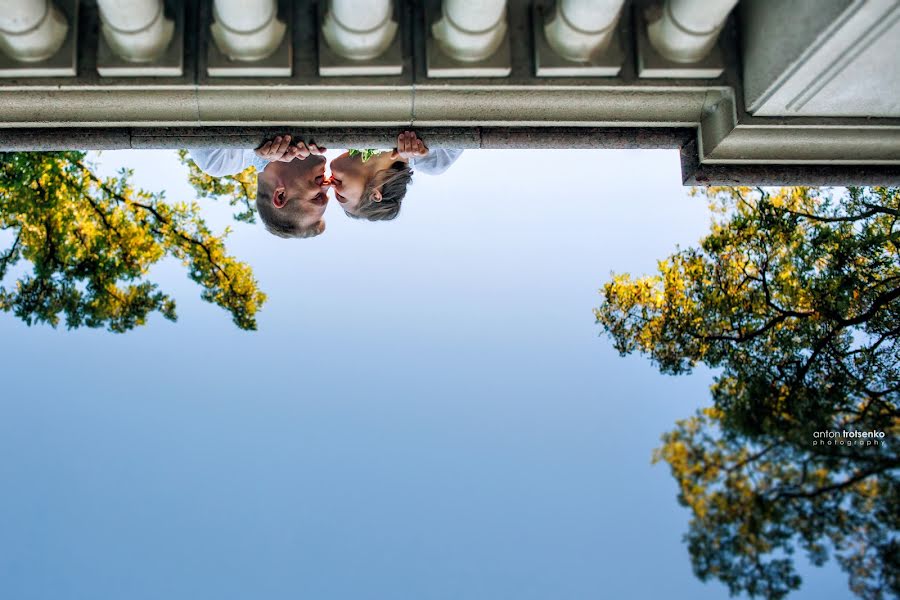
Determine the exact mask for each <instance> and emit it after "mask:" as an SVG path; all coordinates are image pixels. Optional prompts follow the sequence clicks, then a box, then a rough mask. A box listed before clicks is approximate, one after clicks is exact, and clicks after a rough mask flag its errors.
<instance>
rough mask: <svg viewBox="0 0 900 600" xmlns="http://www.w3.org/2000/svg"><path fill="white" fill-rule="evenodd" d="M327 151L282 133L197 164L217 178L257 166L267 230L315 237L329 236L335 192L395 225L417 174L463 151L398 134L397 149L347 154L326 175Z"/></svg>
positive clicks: (345, 205) (356, 208)
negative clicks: (328, 219)
mask: <svg viewBox="0 0 900 600" xmlns="http://www.w3.org/2000/svg"><path fill="white" fill-rule="evenodd" d="M325 150H326V148H324V147H322V146H318V145H317V144H315V143H312V142H310V143H305V142H303V141H302V140H296V141H295V140H294V139H293V138H292V137H291V136H290V135H280V136H276V137H275V138H273V139H271V140H267V141H266V142H264V143H263V144H262V145H261V146H260V147H259V148H257V149H256V150H230V149H198V150H190V155H191V158H192V159H193V161H194V162H195V163H196V164H197V166H198V167H199V168H200V169H201V170H202V171H204V172H206V173H208V174H209V175H212V176H213V177H223V176H226V175H234V174H236V173H240V172H241V171H243V170H244V169H246V168H247V167H250V166H253V167H256V172H257V192H256V208H257V211H258V212H259V216H260V219H261V220H262V222H263V224H264V225H265V227H266V229H267V230H268V231H269V232H270V233H272V234H274V235H277V236H279V237H283V238H292V237H294V238H307V237H314V236H317V235H319V234H320V233H322V232H323V231H325V221H324V220H323V218H322V216H323V214H324V213H325V207H326V206H327V204H328V190H329V189H331V190H333V193H334V198H335V200H337V202H338V203H339V205H340V207H341V208H342V209H343V210H344V213H345V214H346V215H347V216H348V217H351V218H355V219H365V220H368V221H387V220H390V219H393V218H395V217H396V216H397V215H398V214H400V205H401V203H402V201H403V198H404V197H405V196H406V188H407V186H408V185H409V183H410V181H412V175H413V169H415V170H416V171H417V172H419V171H421V172H423V173H429V174H432V175H437V174H440V173H443V172H444V171H446V170H447V168H449V167H450V165H451V164H453V163H454V162H455V161H456V159H457V158H459V155H460V154H462V150H429V149H428V147H427V146H425V144H424V142H423V141H422V140H420V139H419V138H418V137H417V136H416V134H415V133H414V132H412V131H404V132H403V133H401V134H400V135H398V136H397V146H396V147H395V148H394V149H393V150H386V151H383V152H370V151H364V152H360V151H355V150H351V151H349V152H344V153H343V154H341V155H340V156H338V157H337V158H335V159H333V160H332V161H331V164H330V165H329V166H330V169H331V174H330V175H327V174H326V173H325V157H324V156H322V154H323V153H324V152H325Z"/></svg>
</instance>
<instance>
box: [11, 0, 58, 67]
mask: <svg viewBox="0 0 900 600" xmlns="http://www.w3.org/2000/svg"><path fill="white" fill-rule="evenodd" d="M68 31H69V25H68V23H66V18H65V16H63V14H62V13H61V12H60V11H59V9H57V8H56V7H55V6H54V5H53V3H52V2H51V0H0V50H2V52H3V53H4V54H6V55H7V56H9V57H10V58H13V59H15V60H18V61H21V62H40V61H42V60H46V59H48V58H50V57H51V56H53V55H54V54H56V52H57V51H58V50H59V49H60V48H61V47H62V45H63V43H64V42H65V41H66V35H67V33H68Z"/></svg>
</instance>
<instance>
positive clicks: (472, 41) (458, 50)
mask: <svg viewBox="0 0 900 600" xmlns="http://www.w3.org/2000/svg"><path fill="white" fill-rule="evenodd" d="M431 31H432V35H434V38H435V39H436V40H437V41H438V43H439V44H440V46H441V49H442V50H443V51H444V52H445V53H446V54H447V55H448V56H450V57H452V58H454V59H456V60H459V61H463V62H478V61H481V60H484V59H486V58H488V57H490V56H491V55H492V54H494V52H496V51H497V49H498V48H499V47H500V44H502V43H503V40H504V39H505V36H506V0H475V1H473V0H444V2H443V4H442V7H441V19H440V20H439V21H438V22H437V23H435V24H434V27H433V28H432V30H431Z"/></svg>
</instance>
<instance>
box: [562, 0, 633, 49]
mask: <svg viewBox="0 0 900 600" xmlns="http://www.w3.org/2000/svg"><path fill="white" fill-rule="evenodd" d="M624 1H625V0H558V2H557V3H556V10H554V11H553V17H552V19H551V20H550V21H549V22H548V23H547V24H546V25H545V26H544V35H546V37H547V43H549V44H550V47H551V48H553V50H555V51H556V52H557V53H558V54H559V55H560V56H562V57H563V58H565V59H568V60H571V61H575V62H587V61H589V60H590V59H591V57H593V56H594V55H596V54H597V53H598V52H602V51H603V50H605V49H606V47H607V46H608V45H609V43H610V41H611V40H612V38H613V33H614V32H615V28H616V24H617V23H618V22H619V16H620V15H621V14H622V4H623V3H624Z"/></svg>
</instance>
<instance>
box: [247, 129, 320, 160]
mask: <svg viewBox="0 0 900 600" xmlns="http://www.w3.org/2000/svg"><path fill="white" fill-rule="evenodd" d="M325 150H326V149H325V148H323V147H320V146H317V145H316V144H313V143H312V142H310V143H309V144H304V143H303V142H302V141H301V142H297V144H296V145H292V144H291V136H289V135H279V136H276V137H275V138H274V139H272V140H269V141H267V142H265V143H264V144H263V145H262V146H260V147H259V148H257V149H256V150H254V152H256V155H257V156H258V157H260V158H262V159H264V160H267V161H269V162H291V161H292V160H294V159H295V158H298V159H300V160H303V159H304V158H306V157H308V156H309V155H310V154H322V153H323V152H325Z"/></svg>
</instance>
